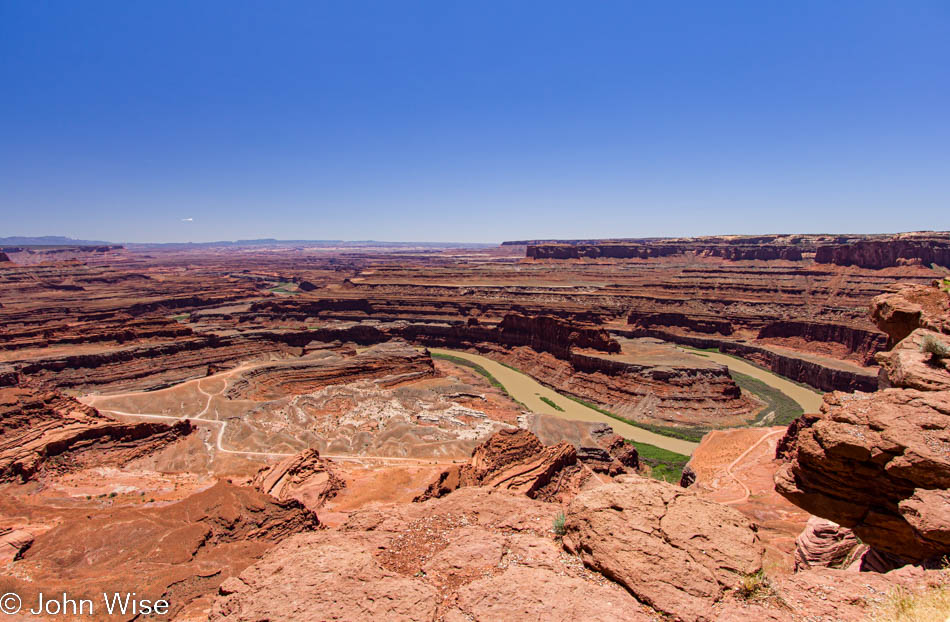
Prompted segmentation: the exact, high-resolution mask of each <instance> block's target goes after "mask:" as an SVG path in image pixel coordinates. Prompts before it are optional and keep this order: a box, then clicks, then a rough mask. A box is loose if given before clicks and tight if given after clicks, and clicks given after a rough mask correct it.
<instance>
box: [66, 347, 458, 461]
mask: <svg viewBox="0 0 950 622" xmlns="http://www.w3.org/2000/svg"><path fill="white" fill-rule="evenodd" d="M248 367H252V366H251V365H241V366H239V367H236V368H234V369H230V370H228V371H224V372H220V373H218V374H214V375H212V376H207V377H205V378H198V379H195V380H188V381H186V382H183V383H181V384H179V385H176V386H177V387H181V386H184V385H186V384H190V383H196V385H195V388H196V389H198V392H199V393H201V394H202V395H204V396H206V397H207V398H208V400H207V402H205V406H204V408H203V409H202V410H201V412H199V413H198V414H197V415H194V416H191V415H183V416H180V417H173V416H171V415H160V414H157V413H130V412H125V411H122V410H115V409H113V408H103V407H98V408H99V410H100V411H102V412H105V413H109V414H111V415H118V416H120V417H133V418H144V419H161V420H163V421H190V422H192V423H195V422H198V423H202V424H210V425H216V426H218V435H217V438H216V440H215V445H216V447H217V449H218V451H220V452H221V453H225V454H232V455H239V456H255V457H266V458H286V457H289V456H294V455H296V454H295V453H283V452H275V451H246V450H240V449H228V448H227V447H225V446H224V445H223V444H222V443H221V440H222V439H223V438H224V431H225V430H226V429H227V427H228V421H227V419H224V420H221V419H205V418H204V417H202V415H205V414H206V413H207V412H208V409H209V408H211V402H212V400H213V399H214V397H215V396H217V395H221V394H223V393H224V392H225V391H226V390H227V382H225V383H224V384H223V386H222V387H221V390H220V391H215V392H214V393H208V392H207V391H205V390H204V389H203V388H201V383H202V382H203V381H209V380H220V379H224V378H227V377H229V376H232V375H234V374H236V373H237V372H240V371H244V370H246V369H247V368H248ZM170 388H172V387H170ZM137 395H141V393H140V392H131V393H114V394H111V395H87V396H85V397H84V398H83V401H84V402H86V403H87V404H89V405H90V406H95V404H96V402H98V401H100V400H103V399H110V398H115V397H129V396H137ZM216 412H217V409H216ZM320 456H321V457H322V458H332V459H334V460H347V461H352V462H363V461H377V462H379V461H381V462H398V463H402V464H405V463H409V464H455V463H457V462H459V461H458V460H432V459H423V458H400V457H396V456H363V455H356V456H354V455H343V454H320ZM463 462H465V461H463Z"/></svg>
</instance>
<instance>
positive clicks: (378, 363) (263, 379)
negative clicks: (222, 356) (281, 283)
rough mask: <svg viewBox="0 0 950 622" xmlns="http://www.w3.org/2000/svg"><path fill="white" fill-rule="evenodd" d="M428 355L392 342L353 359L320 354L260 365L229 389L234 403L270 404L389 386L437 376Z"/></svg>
mask: <svg viewBox="0 0 950 622" xmlns="http://www.w3.org/2000/svg"><path fill="white" fill-rule="evenodd" d="M434 374H435V369H434V368H433V366H432V359H431V358H430V357H429V356H428V354H426V353H424V352H419V351H417V350H416V349H414V348H412V347H411V346H410V345H409V344H407V343H405V342H401V341H396V340H394V341H391V342H387V343H382V344H378V345H375V346H373V347H371V348H367V349H366V350H365V351H363V352H361V353H360V354H357V355H356V356H352V357H341V356H340V355H338V354H336V353H334V352H319V353H315V354H313V355H310V357H304V358H301V359H295V360H292V361H280V362H277V363H273V364H268V365H260V366H257V367H255V368H254V369H252V370H249V371H247V372H244V373H242V374H241V376H240V377H239V378H238V379H237V380H236V381H235V382H234V383H233V384H232V385H231V386H230V387H228V390H227V393H226V396H227V397H228V398H230V399H252V400H268V399H277V398H279V397H283V396H285V395H299V394H304V393H312V392H314V391H316V390H318V389H320V388H322V387H326V386H329V385H332V384H340V383H343V382H353V381H356V380H359V379H361V378H380V379H381V378H383V377H384V376H391V377H392V378H390V379H389V381H388V382H389V384H396V383H398V382H405V381H407V380H418V379H422V378H426V377H430V376H433V375H434Z"/></svg>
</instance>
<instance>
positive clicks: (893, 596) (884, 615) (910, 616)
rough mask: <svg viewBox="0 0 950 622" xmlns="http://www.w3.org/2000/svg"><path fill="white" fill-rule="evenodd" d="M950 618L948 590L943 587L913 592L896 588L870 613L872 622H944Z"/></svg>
mask: <svg viewBox="0 0 950 622" xmlns="http://www.w3.org/2000/svg"><path fill="white" fill-rule="evenodd" d="M948 618H950V588H948V587H947V585H946V584H944V585H937V586H933V587H929V588H927V589H925V590H922V591H919V592H914V591H911V590H908V589H907V588H905V587H903V586H898V587H896V588H895V589H893V590H891V591H890V593H888V595H887V598H885V599H884V601H883V602H881V603H879V604H878V605H877V606H876V607H875V608H874V610H873V611H872V613H871V616H870V619H871V620H874V622H885V620H886V621H887V622H945V621H946V620H947V619H948Z"/></svg>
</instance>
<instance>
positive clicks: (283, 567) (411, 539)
mask: <svg viewBox="0 0 950 622" xmlns="http://www.w3.org/2000/svg"><path fill="white" fill-rule="evenodd" d="M558 510H559V507H558V506H556V505H553V504H548V503H542V502H539V501H535V500H532V499H529V498H527V497H525V496H523V495H513V494H511V493H509V492H507V491H497V490H496V491H491V490H488V489H485V488H478V487H472V488H465V489H460V490H458V491H456V492H454V493H452V494H451V495H448V496H446V497H444V498H441V499H433V500H430V501H427V502H426V503H417V504H410V505H408V506H397V507H395V508H392V509H389V510H387V511H378V510H363V511H359V512H356V513H354V514H353V515H351V517H350V519H349V520H348V522H347V524H346V525H345V526H344V527H343V530H342V531H340V532H334V531H321V532H317V533H313V534H304V535H300V536H296V537H293V538H290V539H288V540H286V541H285V542H283V543H282V544H281V545H279V546H278V547H277V548H275V549H274V550H272V551H270V552H269V553H268V554H267V555H265V556H264V558H263V559H262V560H261V561H260V562H258V563H257V564H255V565H254V566H252V567H250V568H248V569H247V570H245V571H244V572H243V573H241V574H240V576H239V577H237V578H234V579H229V580H227V581H225V582H224V583H222V584H221V587H220V589H219V596H218V598H217V599H216V600H215V603H214V606H213V608H212V613H211V618H210V619H211V620H212V621H215V622H217V621H219V620H236V621H239V622H240V621H245V620H246V621H250V620H261V619H273V620H277V619H295V620H314V621H317V620H357V619H360V620H362V619H372V618H378V619H385V620H420V621H422V620H426V621H428V620H433V619H444V620H447V621H458V622H461V621H462V620H477V621H483V622H488V621H490V620H501V619H512V618H516V617H524V618H525V619H532V620H545V621H548V620H550V621H552V622H553V621H554V620H603V621H604V622H606V621H608V620H616V619H624V620H634V621H642V622H646V621H647V620H651V619H652V615H650V614H651V613H652V612H650V611H649V610H648V609H647V608H645V607H644V606H643V605H641V604H640V603H638V602H637V600H636V599H634V598H633V597H632V596H631V595H630V594H628V593H627V592H626V591H624V590H623V589H621V588H620V587H618V586H616V585H614V584H612V583H610V582H608V581H605V580H604V579H603V577H601V576H599V575H596V574H594V573H591V572H589V571H588V570H586V569H584V568H583V566H581V565H580V564H578V563H576V561H575V560H574V558H572V557H570V556H568V555H566V554H565V553H564V552H563V551H562V550H561V547H560V546H559V544H558V543H557V541H556V540H555V539H554V538H553V534H552V533H551V531H550V529H551V521H552V519H553V518H554V516H555V515H556V514H557V512H558Z"/></svg>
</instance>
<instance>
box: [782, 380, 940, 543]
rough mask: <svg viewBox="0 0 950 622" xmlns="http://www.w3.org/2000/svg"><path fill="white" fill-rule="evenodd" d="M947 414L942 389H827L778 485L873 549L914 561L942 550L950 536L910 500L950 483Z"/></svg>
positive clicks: (795, 443) (797, 440) (801, 431)
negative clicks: (919, 516)
mask: <svg viewBox="0 0 950 622" xmlns="http://www.w3.org/2000/svg"><path fill="white" fill-rule="evenodd" d="M948 413H950V395H948V394H946V393H942V392H922V391H917V390H915V389H885V390H883V391H880V392H878V393H875V394H864V393H856V394H853V395H848V394H842V393H832V394H828V395H826V396H825V403H824V405H823V406H822V412H821V414H819V415H817V416H813V417H810V416H808V415H806V416H805V417H804V418H803V419H804V427H802V428H800V429H798V430H797V436H796V437H795V438H794V439H789V440H790V441H791V444H792V445H793V449H792V451H791V454H790V457H789V461H788V462H787V463H786V464H785V465H783V467H782V468H780V469H779V471H778V472H777V473H776V476H775V485H776V489H777V490H778V491H779V492H780V493H781V494H783V495H785V497H787V498H788V499H789V500H790V501H792V503H795V504H796V505H798V506H800V507H802V508H804V509H805V510H807V511H808V512H811V513H812V514H815V515H818V516H822V517H825V518H828V519H829V520H833V521H834V522H836V523H838V524H840V525H842V526H844V527H847V528H850V529H852V530H853V531H854V532H855V534H857V536H858V537H859V538H861V540H862V541H864V542H866V543H867V544H869V545H870V546H872V547H874V548H877V549H880V550H882V551H885V552H888V553H892V554H894V555H897V556H899V557H903V558H905V559H908V560H912V561H923V560H927V559H930V558H933V557H935V556H940V555H944V554H946V553H948V552H950V540H948V539H947V537H946V534H945V533H944V532H943V531H942V530H941V529H934V528H932V527H931V526H927V525H928V523H926V522H925V521H920V520H918V519H917V518H916V514H917V511H918V510H919V509H921V506H920V505H919V502H918V503H915V502H911V503H912V505H913V507H914V508H916V509H914V510H911V509H910V507H908V506H907V505H906V504H905V502H909V501H910V500H911V498H912V497H915V495H916V496H917V497H918V499H921V498H927V497H929V496H931V495H932V494H933V492H932V491H934V490H940V489H947V488H950V426H948V425H947V417H948ZM790 431H792V433H795V430H794V429H793V428H790ZM933 509H935V510H936V509H937V508H933ZM915 523H916V525H915ZM948 526H950V523H948Z"/></svg>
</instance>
